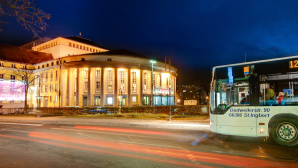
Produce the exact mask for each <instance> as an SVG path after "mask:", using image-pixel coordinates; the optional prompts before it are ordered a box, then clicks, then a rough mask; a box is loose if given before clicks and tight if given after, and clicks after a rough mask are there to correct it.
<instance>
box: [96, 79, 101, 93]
mask: <svg viewBox="0 0 298 168" xmlns="http://www.w3.org/2000/svg"><path fill="white" fill-rule="evenodd" d="M96 91H97V92H99V91H100V81H96Z"/></svg>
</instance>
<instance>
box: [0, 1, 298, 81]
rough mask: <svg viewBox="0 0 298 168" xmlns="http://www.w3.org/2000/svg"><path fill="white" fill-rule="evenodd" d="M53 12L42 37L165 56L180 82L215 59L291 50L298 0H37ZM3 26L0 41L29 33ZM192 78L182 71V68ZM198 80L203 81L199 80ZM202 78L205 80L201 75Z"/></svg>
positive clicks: (297, 46)
mask: <svg viewBox="0 0 298 168" xmlns="http://www.w3.org/2000/svg"><path fill="white" fill-rule="evenodd" d="M35 3H36V6H38V7H40V8H41V9H43V10H44V11H45V12H46V13H51V15H52V17H51V19H50V20H48V21H47V23H48V25H49V27H48V28H47V31H46V32H43V33H42V34H41V36H49V37H57V36H75V35H78V34H79V32H82V36H83V37H85V38H88V39H90V40H92V41H94V42H96V43H99V44H101V45H103V46H106V47H108V48H110V49H121V48H125V49H128V50H131V51H134V52H137V53H140V54H144V55H146V56H149V57H155V58H158V59H161V60H164V57H165V56H170V58H171V61H172V64H173V65H174V66H176V67H177V68H178V70H179V78H178V80H180V83H189V84H190V83H191V82H193V80H195V79H200V75H205V74H206V73H209V72H210V74H211V67H212V66H216V65H222V64H230V63H237V62H244V60H245V59H244V58H245V57H244V55H245V52H246V55H247V61H251V60H259V59H267V58H276V57H282V56H290V55H297V54H298V10H297V9H298V1H295V0H293V1H283V2H282V1H280V0H276V1H273V0H262V1H258V0H247V1H246V0H213V1H207V0H204V1H200V0H150V1H141V0H125V1H124V0H123V1H122V0H96V1H94V0H84V1H81V0H42V1H35ZM7 20H8V21H10V24H9V25H2V28H3V32H2V33H0V42H1V43H8V44H15V45H17V44H23V43H25V42H29V41H31V40H32V37H33V34H32V33H31V32H29V31H25V30H24V29H23V27H21V26H20V25H18V24H17V23H16V21H11V19H7ZM191 71H193V72H195V73H192V75H194V76H193V77H190V76H187V75H186V74H189V72H191ZM204 80H205V79H204ZM208 82H209V81H208Z"/></svg>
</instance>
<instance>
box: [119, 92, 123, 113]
mask: <svg viewBox="0 0 298 168" xmlns="http://www.w3.org/2000/svg"><path fill="white" fill-rule="evenodd" d="M118 98H119V112H118V114H121V102H122V99H123V98H122V89H121V88H120V96H118Z"/></svg>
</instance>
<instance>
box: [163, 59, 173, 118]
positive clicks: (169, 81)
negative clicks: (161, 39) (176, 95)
mask: <svg viewBox="0 0 298 168" xmlns="http://www.w3.org/2000/svg"><path fill="white" fill-rule="evenodd" d="M167 58H168V65H169V79H168V88H169V96H168V98H169V107H170V112H169V119H168V121H173V119H172V110H171V59H170V57H169V56H166V57H165V71H167Z"/></svg>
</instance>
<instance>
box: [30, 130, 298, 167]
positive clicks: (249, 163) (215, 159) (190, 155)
mask: <svg viewBox="0 0 298 168" xmlns="http://www.w3.org/2000/svg"><path fill="white" fill-rule="evenodd" d="M29 136H30V137H33V138H41V139H48V140H54V141H60V142H68V143H73V144H80V145H87V146H94V147H100V148H108V149H114V150H122V151H129V152H136V153H143V154H150V155H158V156H165V157H172V158H178V159H186V160H191V161H200V162H207V163H212V164H219V165H227V166H238V167H283V166H289V167H296V166H298V165H297V164H290V163H280V162H275V161H267V160H259V159H252V158H244V157H238V156H227V155H221V154H212V153H205V152H195V151H187V150H179V149H167V148H161V147H150V146H142V145H134V144H124V143H116V142H107V141H99V140H90V139H85V138H75V137H69V136H62V135H55V134H45V133H37V132H31V133H29Z"/></svg>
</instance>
